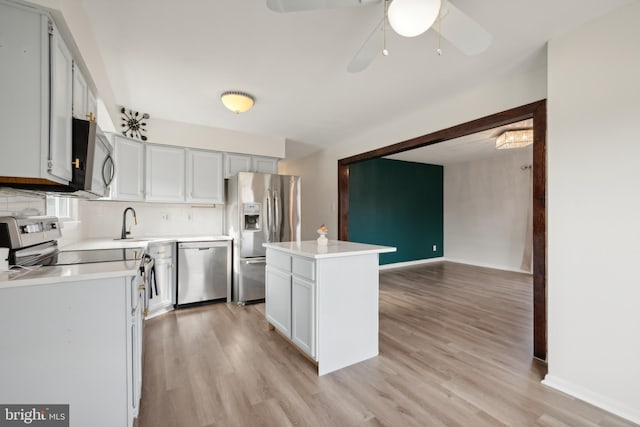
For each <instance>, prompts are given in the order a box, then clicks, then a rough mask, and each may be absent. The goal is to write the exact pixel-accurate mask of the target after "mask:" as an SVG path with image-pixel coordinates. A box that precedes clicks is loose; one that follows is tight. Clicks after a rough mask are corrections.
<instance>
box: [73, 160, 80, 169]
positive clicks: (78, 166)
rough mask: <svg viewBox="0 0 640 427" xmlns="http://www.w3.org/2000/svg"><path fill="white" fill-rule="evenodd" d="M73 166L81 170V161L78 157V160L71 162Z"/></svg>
mask: <svg viewBox="0 0 640 427" xmlns="http://www.w3.org/2000/svg"><path fill="white" fill-rule="evenodd" d="M71 166H75V168H76V169H80V159H79V158H77V157H76V159H75V160H74V161H73V162H71Z"/></svg>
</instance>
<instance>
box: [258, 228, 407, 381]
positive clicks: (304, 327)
mask: <svg viewBox="0 0 640 427" xmlns="http://www.w3.org/2000/svg"><path fill="white" fill-rule="evenodd" d="M263 246H264V247H265V248H267V267H266V296H265V316H266V319H267V321H268V322H269V324H270V325H271V326H272V327H273V328H275V329H277V330H278V331H279V332H280V333H281V334H282V335H284V336H285V337H286V338H287V339H289V340H290V341H291V342H292V343H293V344H294V345H295V346H296V347H297V348H298V349H300V350H301V351H302V352H304V353H305V354H306V355H307V357H308V358H310V359H312V360H313V361H314V362H316V363H317V365H318V375H324V374H328V373H330V372H333V371H336V370H338V369H341V368H344V367H346V366H349V365H352V364H354V363H358V362H361V361H363V360H366V359H369V358H371V357H375V356H377V354H378V255H379V254H380V253H384V252H395V251H396V248H394V247H389V246H377V245H367V244H361V243H353V242H344V241H339V240H330V241H329V242H328V244H327V245H324V246H323V245H318V243H317V242H316V241H315V240H313V241H302V242H282V243H265V244H263Z"/></svg>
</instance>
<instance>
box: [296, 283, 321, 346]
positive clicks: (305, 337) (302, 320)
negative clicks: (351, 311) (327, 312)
mask: <svg viewBox="0 0 640 427" xmlns="http://www.w3.org/2000/svg"><path fill="white" fill-rule="evenodd" d="M315 289H316V286H315V284H314V283H313V282H310V281H308V280H304V279H302V278H299V277H297V276H296V275H292V277H291V341H293V342H294V343H295V344H297V345H298V347H300V348H301V349H302V351H304V352H305V353H307V354H308V355H309V356H311V357H315V355H316V345H315V342H316V334H315V325H316V319H315V314H316V311H315V301H316V296H315Z"/></svg>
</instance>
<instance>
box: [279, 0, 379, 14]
mask: <svg viewBox="0 0 640 427" xmlns="http://www.w3.org/2000/svg"><path fill="white" fill-rule="evenodd" d="M381 1H382V0H267V7H268V8H269V9H271V10H273V11H274V12H281V13H286V12H301V11H305V10H318V9H335V8H340V7H350V6H361V5H363V4H370V3H380V2H381Z"/></svg>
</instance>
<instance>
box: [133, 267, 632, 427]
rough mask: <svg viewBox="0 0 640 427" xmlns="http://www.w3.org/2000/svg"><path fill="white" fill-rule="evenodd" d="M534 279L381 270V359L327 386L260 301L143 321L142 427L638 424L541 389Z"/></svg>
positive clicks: (451, 270)
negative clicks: (278, 329) (535, 353)
mask: <svg viewBox="0 0 640 427" xmlns="http://www.w3.org/2000/svg"><path fill="white" fill-rule="evenodd" d="M531 301H532V279H531V277H530V276H528V275H525V274H520V273H512V272H504V271H498V270H492V269H486V268H479V267H473V266H467V265H462V264H455V263H449V262H440V263H434V264H426V265H423V266H415V267H410V268H402V269H394V270H385V271H382V272H381V273H380V335H379V337H380V354H379V356H378V357H376V358H373V359H369V360H367V361H364V362H362V363H358V364H356V365H353V366H350V367H347V368H344V369H341V370H339V371H336V372H333V373H331V374H328V375H325V376H323V377H318V376H317V370H316V367H315V366H313V364H311V363H310V362H309V361H308V360H306V359H305V358H304V357H303V356H302V355H301V354H300V353H299V352H298V351H297V350H295V349H294V348H292V346H291V344H289V343H288V342H286V341H285V340H284V339H283V338H282V337H281V336H279V335H278V334H277V333H275V332H274V331H271V330H269V328H268V325H267V322H266V321H265V318H264V304H254V305H247V306H245V307H239V306H236V305H234V304H214V305H208V306H201V307H196V308H190V309H184V310H178V311H175V312H171V313H167V314H164V315H161V316H158V317H156V318H154V319H151V320H149V321H147V322H146V328H145V349H144V381H143V393H142V404H141V407H140V417H139V420H138V426H139V427H173V426H176V427H177V426H180V427H214V426H216V427H217V426H269V427H270V426H366V427H378V426H394V427H395V426H461V427H464V426H474V427H475V426H547V427H555V426H572V427H573V426H578V427H580V426H585V427H586V426H611V427H629V426H633V425H634V424H632V423H630V422H627V421H625V420H623V419H621V418H619V417H616V416H614V415H612V414H609V413H607V412H605V411H602V410H600V409H598V408H595V407H593V406H591V405H588V404H586V403H584V402H581V401H579V400H577V399H573V398H571V397H569V396H566V395H564V394H562V393H559V392H556V391H554V390H552V389H549V388H546V387H544V386H543V385H542V384H540V380H541V379H542V378H543V377H544V375H545V373H546V366H545V365H544V363H542V362H540V361H538V360H535V359H533V358H532V356H531V355H532V353H533V348H532V341H533V340H532V329H533V325H532V306H531V305H532V303H531Z"/></svg>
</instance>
